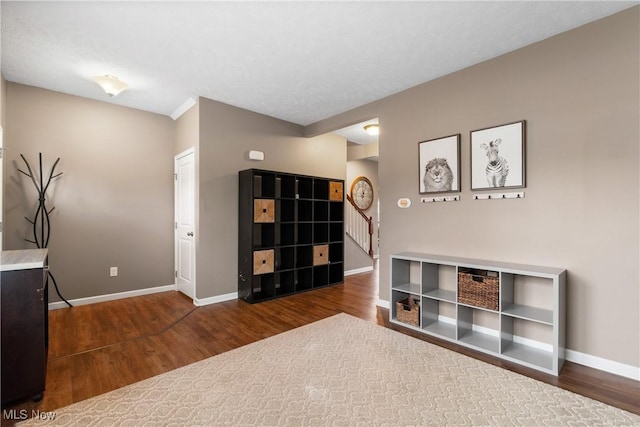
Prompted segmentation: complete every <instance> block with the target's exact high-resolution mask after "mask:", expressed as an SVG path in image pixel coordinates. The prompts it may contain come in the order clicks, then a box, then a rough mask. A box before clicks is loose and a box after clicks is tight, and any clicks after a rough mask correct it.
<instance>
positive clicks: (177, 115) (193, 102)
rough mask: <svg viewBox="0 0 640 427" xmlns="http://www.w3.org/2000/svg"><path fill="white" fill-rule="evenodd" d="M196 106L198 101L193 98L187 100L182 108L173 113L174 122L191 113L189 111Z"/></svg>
mask: <svg viewBox="0 0 640 427" xmlns="http://www.w3.org/2000/svg"><path fill="white" fill-rule="evenodd" d="M194 105H196V100H195V99H193V98H189V99H187V100H186V101H185V102H184V103H183V104H182V105H181V106H179V107H178V108H176V109H175V110H174V111H173V113H171V118H172V119H173V120H178V119H179V118H180V116H182V115H183V114H184V113H186V112H187V111H189V109H190V108H191V107H193V106H194Z"/></svg>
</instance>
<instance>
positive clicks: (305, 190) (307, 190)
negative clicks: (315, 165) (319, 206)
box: [296, 177, 313, 199]
mask: <svg viewBox="0 0 640 427" xmlns="http://www.w3.org/2000/svg"><path fill="white" fill-rule="evenodd" d="M296 181H297V186H298V192H297V198H298V199H313V178H309V177H298V178H297V180H296Z"/></svg>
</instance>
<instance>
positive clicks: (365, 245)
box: [344, 194, 373, 258]
mask: <svg viewBox="0 0 640 427" xmlns="http://www.w3.org/2000/svg"><path fill="white" fill-rule="evenodd" d="M347 201H348V202H349V203H347V204H346V212H345V215H346V218H345V222H344V228H345V231H346V233H347V235H348V236H349V237H351V238H352V239H353V241H354V242H356V244H357V245H358V246H360V247H361V248H362V250H363V251H365V253H367V254H368V255H369V256H370V257H372V258H373V224H372V222H373V218H372V217H370V216H367V214H365V213H364V212H363V211H362V209H360V208H359V207H358V206H356V204H355V203H354V202H353V199H352V198H351V196H349V195H348V194H347Z"/></svg>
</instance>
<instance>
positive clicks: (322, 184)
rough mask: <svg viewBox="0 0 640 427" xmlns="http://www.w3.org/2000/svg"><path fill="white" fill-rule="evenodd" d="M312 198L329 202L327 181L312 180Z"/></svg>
mask: <svg viewBox="0 0 640 427" xmlns="http://www.w3.org/2000/svg"><path fill="white" fill-rule="evenodd" d="M313 198H314V199H316V200H329V180H327V179H320V178H315V179H314V180H313Z"/></svg>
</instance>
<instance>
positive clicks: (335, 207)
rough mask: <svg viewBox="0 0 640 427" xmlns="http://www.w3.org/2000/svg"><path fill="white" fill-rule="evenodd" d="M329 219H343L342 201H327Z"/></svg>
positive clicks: (339, 220) (340, 220) (337, 220)
mask: <svg viewBox="0 0 640 427" xmlns="http://www.w3.org/2000/svg"><path fill="white" fill-rule="evenodd" d="M329 221H336V222H342V221H344V203H343V202H331V203H329Z"/></svg>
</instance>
